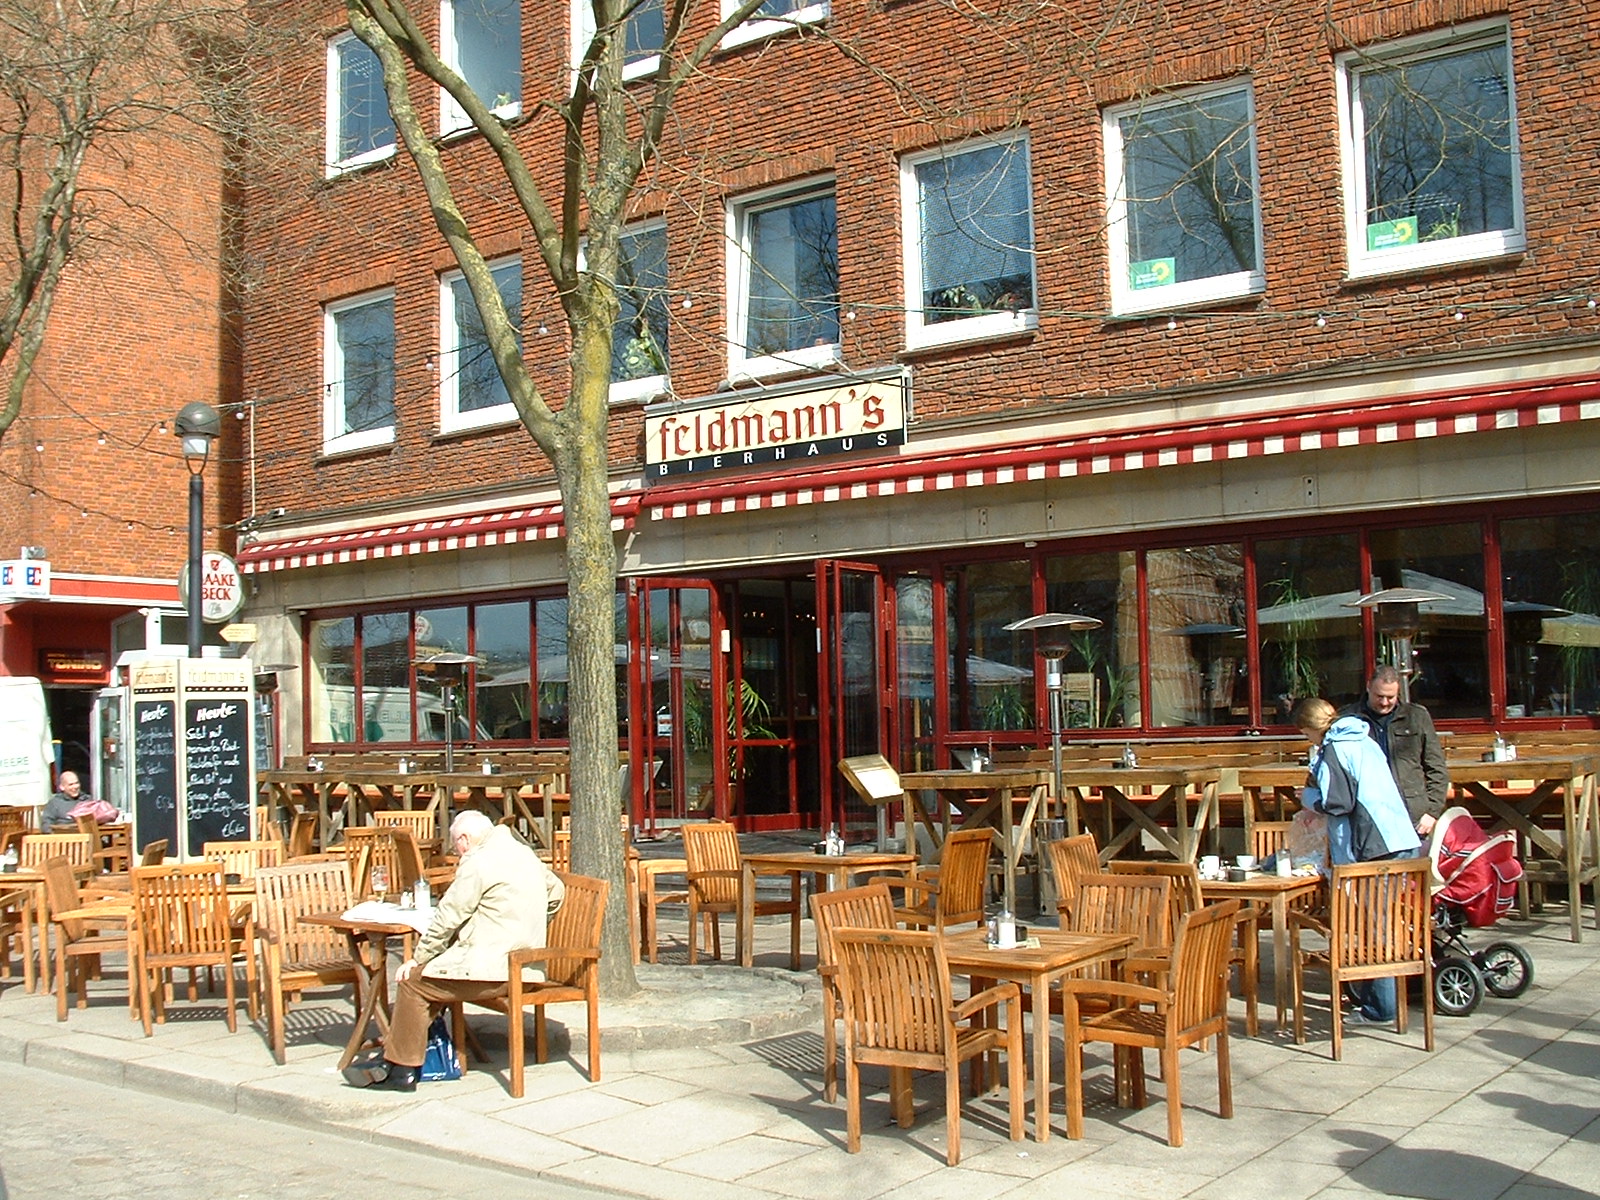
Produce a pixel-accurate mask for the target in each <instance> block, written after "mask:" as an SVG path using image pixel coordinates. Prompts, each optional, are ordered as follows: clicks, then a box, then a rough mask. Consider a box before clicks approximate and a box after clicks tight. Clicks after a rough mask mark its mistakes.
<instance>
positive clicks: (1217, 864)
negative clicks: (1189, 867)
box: [1200, 854, 1222, 879]
mask: <svg viewBox="0 0 1600 1200" xmlns="http://www.w3.org/2000/svg"><path fill="white" fill-rule="evenodd" d="M1221 874H1222V856H1221V855H1218V854H1202V855H1201V856H1200V877H1201V878H1202V879H1216V878H1217V877H1218V876H1220V875H1221Z"/></svg>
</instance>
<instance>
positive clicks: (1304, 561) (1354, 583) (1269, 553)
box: [1255, 533, 1366, 725]
mask: <svg viewBox="0 0 1600 1200" xmlns="http://www.w3.org/2000/svg"><path fill="white" fill-rule="evenodd" d="M1255 559H1256V629H1257V633H1258V636H1259V638H1260V645H1261V659H1260V661H1261V719H1262V721H1263V722H1264V723H1266V724H1268V725H1287V724H1288V723H1289V712H1290V710H1291V709H1292V708H1293V707H1294V703H1295V701H1296V700H1301V699H1304V698H1306V697H1309V696H1322V697H1323V698H1325V699H1328V700H1331V701H1333V702H1334V703H1335V704H1338V705H1343V704H1347V703H1349V702H1350V701H1352V700H1355V699H1357V698H1358V697H1359V696H1360V695H1361V692H1362V688H1363V686H1364V682H1365V680H1364V676H1365V674H1366V672H1365V671H1364V670H1363V664H1362V659H1361V610H1360V609H1358V608H1355V607H1353V605H1352V601H1354V600H1356V599H1357V598H1358V597H1359V596H1360V595H1361V589H1360V587H1359V586H1358V584H1359V582H1360V579H1361V559H1360V547H1359V544H1358V541H1357V538H1356V535H1355V534H1353V533H1334V534H1324V535H1322V536H1320V537H1295V538H1282V539H1266V538H1263V539H1262V540H1261V541H1258V542H1257V543H1256V547H1255Z"/></svg>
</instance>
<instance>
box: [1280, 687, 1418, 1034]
mask: <svg viewBox="0 0 1600 1200" xmlns="http://www.w3.org/2000/svg"><path fill="white" fill-rule="evenodd" d="M1290 719H1291V720H1293V721H1294V723H1295V726H1296V727H1297V728H1298V729H1299V730H1300V732H1302V733H1303V734H1305V735H1306V739H1307V740H1308V741H1309V742H1310V743H1311V746H1312V752H1311V777H1310V778H1309V779H1308V780H1307V781H1306V787H1305V790H1304V792H1303V793H1302V794H1301V797H1300V802H1301V803H1302V804H1303V805H1305V807H1307V808H1309V809H1312V810H1313V811H1315V812H1320V813H1322V814H1323V815H1325V816H1326V817H1327V818H1328V857H1329V859H1330V860H1332V862H1333V863H1334V864H1336V865H1337V864H1339V863H1352V862H1373V861H1375V860H1377V859H1383V858H1411V857H1413V856H1415V855H1416V854H1418V853H1419V852H1420V851H1421V848H1422V840H1421V839H1420V838H1419V837H1418V836H1417V830H1416V826H1415V825H1413V824H1412V821H1411V814H1410V812H1409V811H1408V810H1407V809H1406V802H1405V800H1404V798H1403V797H1402V796H1401V795H1400V789H1399V788H1398V787H1396V786H1395V782H1394V775H1393V773H1392V772H1391V771H1390V770H1389V760H1388V759H1387V758H1386V757H1384V753H1383V750H1382V748H1381V747H1379V745H1378V743H1377V742H1375V741H1373V740H1372V737H1371V735H1370V734H1369V733H1368V731H1367V725H1366V722H1364V721H1363V720H1361V719H1360V718H1359V717H1340V716H1339V715H1338V710H1337V709H1335V708H1334V706H1333V705H1332V704H1330V703H1328V701H1326V700H1323V699H1320V698H1316V697H1313V698H1310V699H1306V700H1302V701H1300V702H1299V703H1298V704H1296V705H1295V707H1294V711H1293V712H1292V713H1291V714H1290ZM1352 990H1353V991H1354V992H1355V993H1356V999H1357V1002H1358V1005H1359V1007H1357V1008H1356V1009H1355V1011H1354V1012H1352V1013H1350V1014H1349V1015H1348V1016H1347V1017H1346V1018H1345V1019H1346V1021H1347V1022H1349V1023H1352V1024H1358V1025H1359V1024H1377V1023H1388V1022H1391V1021H1393V1020H1394V1019H1395V992H1394V980H1393V979H1392V978H1391V979H1374V980H1370V981H1368V982H1367V983H1365V984H1358V985H1355V986H1354V987H1353V989H1352Z"/></svg>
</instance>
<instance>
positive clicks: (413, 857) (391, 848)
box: [344, 825, 422, 900]
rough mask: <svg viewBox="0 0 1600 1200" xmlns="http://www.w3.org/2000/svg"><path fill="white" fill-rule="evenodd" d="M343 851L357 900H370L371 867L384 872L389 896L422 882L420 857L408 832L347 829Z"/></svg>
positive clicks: (362, 827) (394, 828) (359, 827)
mask: <svg viewBox="0 0 1600 1200" xmlns="http://www.w3.org/2000/svg"><path fill="white" fill-rule="evenodd" d="M344 851H345V855H346V857H347V858H348V859H349V862H350V886H351V888H352V889H353V890H354V892H355V896H356V899H357V900H367V899H370V898H371V897H372V896H373V894H374V893H373V889H372V870H373V868H374V867H377V866H380V865H381V866H382V867H383V868H384V869H385V870H386V871H387V872H388V874H389V887H388V889H387V891H388V894H389V895H397V894H401V893H404V892H407V891H410V890H411V889H412V888H413V887H415V886H416V884H417V880H418V879H420V878H422V855H421V853H420V852H419V851H418V849H417V843H416V841H415V840H414V839H413V838H412V836H411V831H410V830H409V829H404V828H400V827H398V826H389V827H383V826H378V825H355V826H351V827H350V828H348V829H346V830H345V831H344Z"/></svg>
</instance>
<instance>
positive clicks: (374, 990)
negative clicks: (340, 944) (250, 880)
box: [300, 912, 419, 1071]
mask: <svg viewBox="0 0 1600 1200" xmlns="http://www.w3.org/2000/svg"><path fill="white" fill-rule="evenodd" d="M300 920H302V921H304V922H305V923H306V924H308V925H325V926H327V927H328V928H329V929H337V930H339V931H340V932H342V933H343V934H344V935H345V937H346V938H347V939H348V940H349V942H350V961H351V962H352V963H354V964H355V968H356V994H355V1005H356V1023H355V1027H354V1028H353V1029H351V1031H350V1038H349V1040H348V1041H346V1042H345V1046H344V1053H343V1054H341V1055H340V1056H339V1069H340V1070H341V1071H342V1070H344V1068H346V1067H348V1066H349V1065H350V1064H351V1062H352V1061H354V1059H355V1056H356V1055H357V1054H359V1053H361V1050H362V1047H364V1046H365V1045H366V1044H367V1041H368V1038H367V1027H368V1026H369V1025H375V1026H377V1030H378V1037H377V1041H378V1043H379V1044H381V1043H382V1042H383V1041H384V1040H385V1039H386V1038H387V1037H388V1036H389V939H390V938H396V937H398V938H404V939H405V953H406V955H407V956H408V957H409V956H410V953H411V947H412V945H413V943H414V941H415V939H416V938H417V937H418V936H419V935H418V933H417V930H416V927H415V926H413V925H408V924H406V923H404V922H401V921H379V920H361V919H359V918H351V917H347V916H345V914H344V913H342V912H326V913H310V914H308V915H306V916H303V917H301V918H300Z"/></svg>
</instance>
